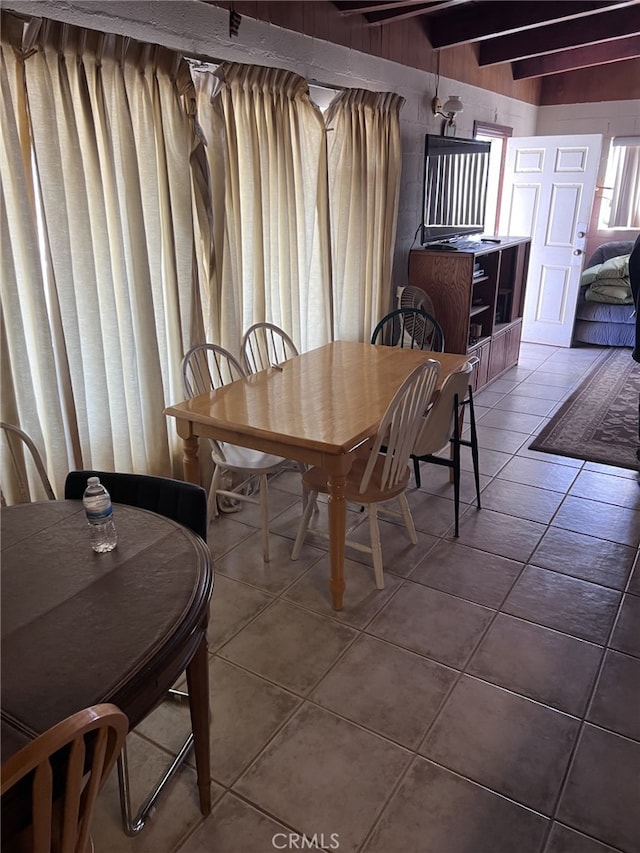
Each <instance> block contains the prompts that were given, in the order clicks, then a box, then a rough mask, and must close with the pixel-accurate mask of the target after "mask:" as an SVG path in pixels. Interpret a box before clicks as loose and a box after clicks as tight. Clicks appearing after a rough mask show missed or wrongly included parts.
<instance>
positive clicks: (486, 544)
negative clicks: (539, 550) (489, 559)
mask: <svg viewBox="0 0 640 853" xmlns="http://www.w3.org/2000/svg"><path fill="white" fill-rule="evenodd" d="M544 532H545V526H544V525H543V524H539V523H538V522H536V521H528V520H527V519H525V518H515V517H514V516H511V515H504V514H503V513H500V512H493V510H490V509H482V510H480V511H479V512H475V511H474V510H473V509H471V510H469V511H467V512H466V513H465V514H464V516H463V517H462V518H461V519H460V536H459V538H458V541H459V542H460V543H461V544H462V545H470V546H471V547H472V548H479V549H480V550H481V551H489V552H490V553H491V554H498V555H499V556H501V557H508V558H509V559H511V560H517V561H518V562H521V563H525V562H526V561H527V560H528V559H529V557H530V556H531V554H532V553H533V551H534V550H535V547H536V545H537V544H538V542H539V541H540V539H541V538H542V535H543V533H544Z"/></svg>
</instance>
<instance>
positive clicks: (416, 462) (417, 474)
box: [413, 456, 420, 489]
mask: <svg viewBox="0 0 640 853" xmlns="http://www.w3.org/2000/svg"><path fill="white" fill-rule="evenodd" d="M413 475H414V477H415V478H416V489H419V488H420V460H419V459H418V458H417V457H416V456H414V457H413Z"/></svg>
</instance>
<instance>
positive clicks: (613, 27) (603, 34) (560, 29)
mask: <svg viewBox="0 0 640 853" xmlns="http://www.w3.org/2000/svg"><path fill="white" fill-rule="evenodd" d="M639 33H640V14H638V8H637V7H635V8H634V7H626V8H622V9H614V10H612V11H610V12H608V13H607V14H606V15H602V14H599V15H590V16H589V17H585V18H581V19H580V20H578V21H563V22H562V23H559V24H550V25H549V26H546V27H544V28H543V29H539V30H537V31H534V32H528V31H523V32H520V33H513V34H512V35H508V36H501V37H499V38H495V39H490V40H489V41H486V42H482V43H481V45H480V54H479V56H478V64H479V65H480V66H486V65H495V64H497V63H501V62H512V61H515V60H518V59H525V58H527V57H530V56H540V55H541V54H545V53H551V52H553V51H555V50H566V49H570V48H575V47H582V46H583V45H587V44H597V43H598V42H603V41H608V40H609V39H617V38H625V37H626V36H631V35H638V34H639Z"/></svg>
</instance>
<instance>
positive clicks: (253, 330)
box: [240, 323, 299, 373]
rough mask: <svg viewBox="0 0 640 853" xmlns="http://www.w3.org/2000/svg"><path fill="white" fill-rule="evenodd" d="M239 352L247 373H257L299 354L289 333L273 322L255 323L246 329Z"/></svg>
mask: <svg viewBox="0 0 640 853" xmlns="http://www.w3.org/2000/svg"><path fill="white" fill-rule="evenodd" d="M240 352H241V353H242V360H243V362H244V366H245V369H246V371H247V373H258V372H259V371H261V370H266V369H267V367H273V366H274V365H279V364H282V362H283V361H287V359H290V358H293V357H294V356H296V355H299V352H298V350H297V348H296V345H295V344H294V342H293V341H292V340H291V338H290V337H289V335H288V334H287V333H286V332H285V331H283V330H282V329H281V328H279V327H278V326H275V325H274V324H273V323H255V324H254V325H253V326H251V327H250V328H249V329H247V331H246V332H245V333H244V336H243V338H242V343H241V345H240Z"/></svg>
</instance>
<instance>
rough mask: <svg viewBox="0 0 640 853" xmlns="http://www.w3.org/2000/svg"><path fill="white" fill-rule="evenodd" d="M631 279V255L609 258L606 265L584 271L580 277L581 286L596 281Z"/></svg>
mask: <svg viewBox="0 0 640 853" xmlns="http://www.w3.org/2000/svg"><path fill="white" fill-rule="evenodd" d="M628 277H629V255H618V256H617V257H615V258H609V260H608V261H604V263H601V264H596V265H595V266H593V267H589V268H588V269H586V270H584V271H583V273H582V275H581V276H580V284H581V285H583V286H584V285H587V284H591V282H593V281H595V280H596V279H615V278H628Z"/></svg>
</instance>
